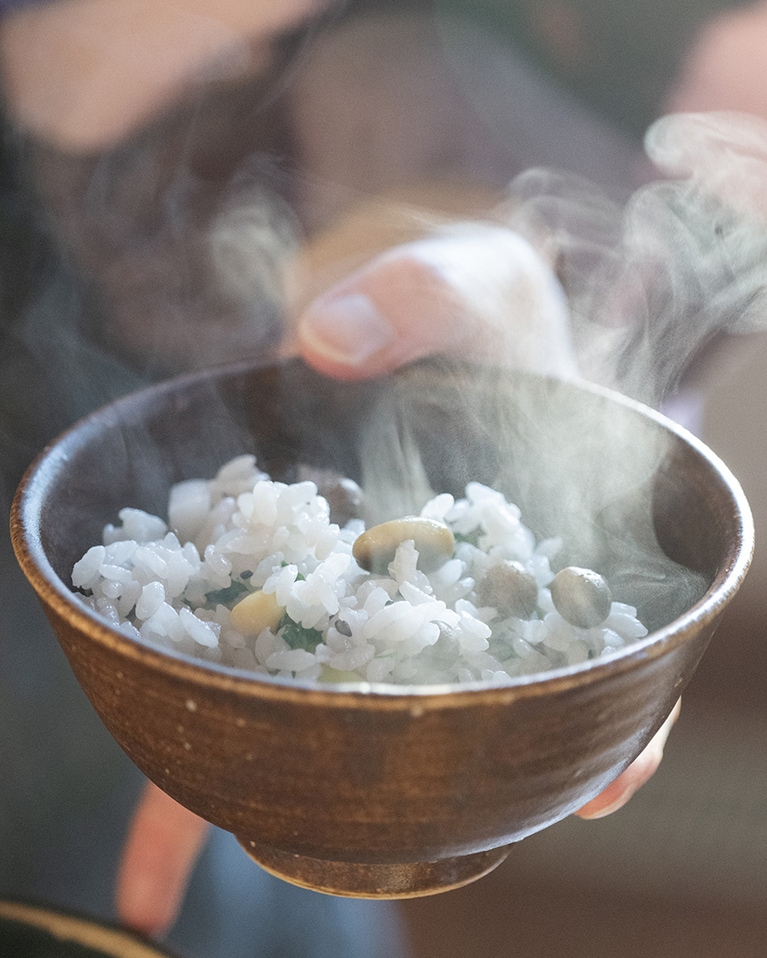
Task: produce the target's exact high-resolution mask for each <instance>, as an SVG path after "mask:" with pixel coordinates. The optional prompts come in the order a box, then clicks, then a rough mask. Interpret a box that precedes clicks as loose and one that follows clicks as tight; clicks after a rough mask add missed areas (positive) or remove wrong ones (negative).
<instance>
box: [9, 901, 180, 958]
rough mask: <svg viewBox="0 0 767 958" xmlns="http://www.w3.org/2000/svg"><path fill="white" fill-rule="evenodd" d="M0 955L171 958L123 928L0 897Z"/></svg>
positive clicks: (157, 947) (81, 957) (26, 957)
mask: <svg viewBox="0 0 767 958" xmlns="http://www.w3.org/2000/svg"><path fill="white" fill-rule="evenodd" d="M0 954H2V955H9V956H10V955H12V956H13V958H46V956H49V958H51V956H55V958H172V956H171V954H170V952H168V951H165V950H164V949H162V948H160V947H159V946H158V945H154V944H151V943H150V942H149V941H147V940H145V939H144V938H142V937H140V936H139V935H135V934H133V933H131V932H129V931H125V930H124V929H121V928H117V927H114V926H112V925H109V924H107V923H105V922H101V921H97V920H96V919H94V918H90V917H88V916H86V915H79V914H76V913H74V912H69V911H64V910H62V909H59V908H53V907H51V906H49V905H43V904H39V903H37V902H29V901H22V900H14V899H3V900H0Z"/></svg>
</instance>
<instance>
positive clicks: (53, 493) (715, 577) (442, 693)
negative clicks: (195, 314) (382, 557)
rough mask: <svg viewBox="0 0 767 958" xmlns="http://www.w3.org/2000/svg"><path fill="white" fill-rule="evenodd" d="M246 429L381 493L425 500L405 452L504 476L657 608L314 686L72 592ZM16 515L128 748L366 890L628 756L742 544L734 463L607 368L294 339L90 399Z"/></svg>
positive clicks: (261, 441)
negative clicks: (127, 519) (608, 374)
mask: <svg viewBox="0 0 767 958" xmlns="http://www.w3.org/2000/svg"><path fill="white" fill-rule="evenodd" d="M403 450H404V451H405V453H406V454H403ZM414 450H417V455H416V456H414V455H413V452H414ZM243 452H254V453H255V454H256V455H257V458H258V461H259V464H260V465H261V466H262V467H263V468H265V469H267V470H268V471H269V472H270V473H271V475H272V477H273V478H282V477H284V478H290V476H291V473H292V470H294V469H295V466H296V464H297V463H302V464H310V465H313V466H319V467H323V468H329V469H333V470H336V471H338V472H340V473H342V474H344V475H348V476H351V477H352V478H355V479H358V480H360V481H362V482H363V483H364V484H366V485H368V486H372V487H374V488H376V489H377V492H376V495H375V496H374V497H373V498H374V499H375V500H378V499H379V498H380V500H381V502H382V503H383V501H384V500H385V499H386V497H387V495H388V496H389V500H390V501H389V503H388V505H387V507H386V508H388V509H391V508H392V501H393V499H392V496H391V495H389V494H390V492H391V490H392V489H394V490H395V492H396V495H395V496H394V500H397V503H398V504H397V508H402V509H410V508H412V506H413V503H412V502H410V500H411V499H412V498H413V497H414V496H416V495H417V494H418V493H417V487H418V485H419V483H418V482H417V481H415V479H414V476H416V478H417V477H422V476H423V475H424V474H425V475H426V476H427V477H428V480H429V482H430V483H431V484H432V486H433V488H434V489H435V490H437V491H452V492H458V493H460V491H461V490H462V489H463V487H464V485H465V483H466V481H467V480H469V479H476V480H479V481H483V482H487V483H489V484H492V485H494V486H495V487H497V488H500V489H503V490H504V491H505V492H506V493H507V494H508V495H509V497H510V498H511V499H512V501H514V502H517V503H518V504H519V505H520V506H521V508H522V510H523V519H524V520H525V521H526V523H527V524H528V525H529V526H530V527H531V528H532V529H533V530H534V531H535V533H536V534H537V535H538V536H542V537H543V536H550V535H557V534H562V535H563V537H564V540H565V542H566V543H568V546H567V548H566V549H565V551H564V556H563V560H562V561H563V562H569V563H575V564H580V565H590V567H592V568H599V569H602V568H606V567H609V568H610V569H612V570H613V574H614V576H615V581H616V583H617V588H618V591H619V592H620V591H621V590H623V591H626V592H627V593H631V592H632V590H633V591H634V592H635V593H636V595H637V596H638V599H637V602H636V603H635V604H637V606H638V607H639V609H640V615H642V616H643V618H644V621H645V623H646V624H647V625H648V626H649V628H650V633H649V634H648V635H647V637H646V638H644V639H641V640H638V641H637V642H635V643H634V644H633V645H631V646H628V647H626V648H624V649H622V650H620V651H617V652H614V653H611V654H609V655H607V656H605V657H602V658H599V659H594V660H590V661H587V662H584V663H581V664H579V665H573V666H569V667H566V668H560V669H556V670H552V671H550V672H547V673H543V674H539V675H533V676H524V677H520V678H516V679H509V680H508V681H506V682H494V683H488V684H481V683H473V684H470V685H468V686H453V685H448V686H417V687H395V686H392V685H380V686H370V687H368V688H355V687H344V686H342V685H339V686H318V685H315V686H312V685H309V684H301V683H297V682H292V683H291V682H290V681H286V680H284V679H280V678H269V677H263V676H256V675H253V674H248V673H246V672H243V671H237V670H235V669H231V668H226V667H223V666H218V665H214V664H204V663H201V662H199V661H195V660H193V659H191V658H187V657H185V656H183V655H181V654H174V653H173V652H172V651H163V650H160V649H155V648H151V647H149V646H146V645H143V644H140V643H139V642H137V641H133V640H131V639H129V638H127V637H126V636H124V635H121V634H120V633H118V632H117V631H115V630H113V629H112V628H110V627H109V625H107V624H106V623H105V622H103V621H101V620H100V619H98V618H97V617H95V616H94V615H93V614H92V613H91V612H90V611H89V610H87V609H86V608H84V607H83V605H82V604H80V603H79V602H78V601H77V600H76V599H75V597H74V596H73V594H72V592H71V589H70V586H69V584H68V583H69V581H70V579H69V577H70V573H71V569H72V566H73V564H74V562H75V561H76V560H77V559H78V558H79V557H80V556H81V555H82V554H83V553H84V552H85V550H86V549H87V548H88V547H89V546H90V545H92V544H94V543H96V542H98V541H100V536H101V531H102V527H103V525H104V524H105V523H107V522H109V521H113V520H114V519H115V516H116V514H117V512H118V510H119V509H120V508H122V507H123V506H126V505H129V506H133V507H136V508H141V509H145V510H147V511H149V512H153V513H160V514H161V513H162V512H163V511H164V509H165V504H166V502H167V495H168V489H169V487H170V485H171V484H172V483H174V482H177V481H179V480H181V479H183V478H190V477H200V476H212V475H213V474H214V473H215V471H216V469H217V468H218V467H219V466H220V465H221V464H223V463H224V462H225V461H227V460H228V459H229V458H231V457H232V456H234V455H238V454H241V453H243ZM414 459H415V460H416V461H417V468H414V467H413V466H412V462H413V460H414ZM371 466H372V467H371ZM382 479H386V482H385V483H384V482H382ZM379 492H380V496H379V495H378V493H379ZM12 535H13V541H14V546H15V549H16V553H17V557H18V560H19V562H20V564H21V566H22V568H23V570H24V572H25V574H26V576H27V577H28V579H29V580H30V582H31V583H32V585H33V586H34V588H35V590H36V591H37V593H38V596H39V598H40V600H41V602H42V604H43V607H44V609H45V611H46V613H47V615H48V617H49V619H50V622H51V624H52V626H53V629H54V631H55V633H56V635H57V637H58V639H59V642H60V644H61V646H62V648H63V650H64V652H65V653H66V655H67V657H68V659H69V662H70V664H71V667H72V669H73V671H74V673H75V675H76V677H77V679H78V681H79V682H80V684H81V686H82V687H83V689H84V690H85V692H86V694H87V695H88V697H89V699H90V701H91V702H92V704H93V706H94V708H95V709H96V711H97V712H98V714H99V715H100V716H101V718H102V720H103V722H104V723H105V725H106V726H107V728H108V729H109V731H110V732H111V733H112V735H113V736H114V738H115V739H116V740H117V742H118V743H119V744H120V745H121V746H122V748H123V749H124V750H125V752H126V753H127V754H128V755H129V757H130V758H131V759H132V760H133V761H134V762H135V764H136V765H137V766H138V767H139V768H140V769H141V770H142V771H143V772H144V773H145V774H146V775H147V776H148V777H149V778H150V779H151V780H152V781H154V782H155V783H156V784H157V785H158V786H159V787H160V788H161V789H163V790H164V791H166V792H167V793H168V794H169V795H171V796H172V797H173V798H174V799H176V800H177V801H178V802H180V803H181V804H182V805H185V806H186V807H187V808H189V809H191V810H192V811H193V812H196V813H197V814H198V815H200V816H202V817H203V818H205V819H207V820H208V821H210V822H212V823H213V824H215V825H218V826H220V827H222V828H224V829H227V830H229V831H231V832H233V833H234V835H235V836H236V837H237V838H238V839H239V841H240V843H241V845H242V846H243V848H244V849H245V850H246V851H247V852H248V854H250V856H251V857H252V858H253V859H255V861H257V862H258V863H259V864H260V865H261V866H262V867H264V868H265V869H267V870H268V871H271V872H272V873H274V874H277V875H279V876H281V877H282V878H285V879H286V880H288V881H291V882H293V883H295V884H298V885H302V886H305V887H309V888H313V889H316V890H318V891H322V892H327V893H331V894H338V895H347V896H358V897H373V898H375V897H381V898H387V897H388V898H397V897H414V896H417V895H426V894H431V893H434V892H437V891H444V890H447V889H449V888H453V887H457V886H459V885H462V884H465V883H467V882H469V881H471V880H473V879H475V878H477V877H479V876H480V875H483V874H485V873H486V872H487V871H489V870H490V869H492V868H493V867H495V866H496V865H497V864H498V863H499V862H500V861H502V860H503V859H504V858H505V857H506V855H507V854H508V851H509V847H510V845H511V844H512V843H514V842H516V841H519V840H520V839H523V838H524V837H525V836H528V835H530V834H532V833H534V832H536V831H538V830H540V829H542V828H545V827H547V826H549V825H551V824H553V823H554V822H556V821H558V820H560V819H562V818H563V817H565V816H567V815H569V814H570V813H572V812H573V811H575V810H577V809H578V808H579V807H580V806H582V805H583V804H584V803H585V802H587V801H588V800H589V799H591V798H593V797H594V796H595V795H596V794H598V793H599V792H600V791H601V790H602V789H603V788H605V787H606V786H607V785H608V784H609V783H610V782H611V781H612V780H613V779H615V778H616V777H617V776H618V775H619V773H620V772H621V771H623V769H625V768H626V766H627V765H628V764H629V763H630V762H631V761H632V760H633V759H634V758H636V757H637V755H638V754H639V753H640V752H641V751H642V749H643V748H644V746H645V745H646V744H647V743H648V741H649V740H650V738H651V737H652V736H653V734H654V733H655V732H656V731H657V729H658V728H659V727H660V725H661V724H662V722H663V720H664V719H665V718H666V716H667V715H668V714H669V712H670V711H671V709H672V707H673V705H674V703H675V702H676V700H677V698H678V697H679V695H680V693H681V692H682V690H683V688H684V686H685V684H686V683H687V681H688V680H689V679H690V677H691V675H692V674H693V672H694V670H695V668H696V666H697V664H698V662H699V661H700V658H701V656H702V655H703V653H704V651H705V649H706V646H707V644H708V642H709V640H710V638H711V635H712V633H713V631H714V628H715V626H716V624H717V622H718V620H719V618H720V616H721V614H722V612H723V610H724V608H725V607H726V606H727V604H728V603H729V601H730V600H731V599H732V598H733V596H734V595H735V593H736V591H737V589H738V588H739V586H740V584H741V582H742V580H743V578H744V576H745V574H746V571H747V568H748V565H749V562H750V559H751V553H752V549H753V527H752V520H751V516H750V513H749V509H748V505H747V503H746V501H745V498H744V496H743V493H742V491H741V490H740V488H739V486H738V484H737V482H736V481H735V479H734V478H733V476H732V475H731V474H730V472H729V471H728V469H727V468H726V467H725V466H724V464H723V463H722V462H721V461H720V460H719V459H718V458H717V457H716V456H715V455H714V454H713V453H712V452H711V451H710V450H708V449H707V448H706V447H705V446H704V445H703V444H702V443H700V442H699V441H698V440H697V439H695V438H694V437H692V436H691V435H689V434H687V433H686V432H685V431H684V430H683V429H681V428H680V427H678V426H676V425H674V424H673V423H671V422H670V421H668V420H667V419H665V418H664V417H663V416H661V415H659V414H658V413H656V412H654V411H652V410H650V409H648V408H646V407H643V406H641V405H640V404H638V403H636V402H633V401H631V400H629V399H626V398H624V397H622V396H620V395H618V394H616V393H612V392H610V391H608V390H605V389H602V388H598V387H596V386H591V385H588V384H586V383H579V382H560V381H556V380H552V379H547V378H543V377H537V376H533V375H528V374H522V373H512V372H508V371H503V370H492V369H479V368H477V367H472V366H465V365H460V364H445V363H422V364H418V365H415V366H412V367H409V368H407V369H404V370H402V371H400V372H399V373H397V374H395V375H393V376H389V377H385V378H381V379H378V380H375V381H371V382H356V383H340V382H335V381H332V380H329V379H327V378H324V377H322V376H319V375H317V374H316V373H313V372H312V371H310V370H309V369H307V368H306V367H305V366H304V365H302V364H301V363H300V362H299V361H295V360H292V361H287V362H283V363H279V364H277V365H272V366H267V367H257V366H252V365H246V364H243V365H237V366H228V367H223V368H217V369H212V370H207V371H204V372H202V373H196V374H193V375H190V376H186V377H182V378H179V379H175V380H171V381H169V382H166V383H163V384H160V385H157V386H153V387H151V388H149V389H147V390H145V391H142V392H139V393H136V394H133V395H130V396H127V397H125V398H123V399H121V400H119V401H118V402H116V403H114V404H112V405H110V406H108V407H105V408H104V409H101V410H99V411H97V412H96V413H94V414H92V415H91V416H90V417H88V418H86V419H85V420H83V421H82V422H80V423H79V424H77V425H75V426H74V427H73V428H72V429H71V430H70V431H68V432H67V433H66V434H65V435H63V436H62V437H61V438H60V439H58V440H57V441H56V442H54V443H53V444H52V445H51V446H50V447H49V448H48V449H46V450H45V451H44V452H43V453H42V454H41V456H40V457H39V458H38V460H37V461H36V463H35V464H33V466H32V467H31V468H30V470H29V471H28V473H27V475H26V476H25V478H24V480H23V482H22V484H21V486H20V488H19V490H18V492H17V495H16V497H15V500H14V503H13V509H12ZM637 555H638V556H639V561H638V562H637V561H636V556H637ZM630 557H631V561H629V558H630ZM669 562H671V565H672V567H673V569H674V570H678V572H679V575H678V576H677V575H676V574H674V575H671V576H669V575H668V569H667V565H664V563H666V564H667V563H669Z"/></svg>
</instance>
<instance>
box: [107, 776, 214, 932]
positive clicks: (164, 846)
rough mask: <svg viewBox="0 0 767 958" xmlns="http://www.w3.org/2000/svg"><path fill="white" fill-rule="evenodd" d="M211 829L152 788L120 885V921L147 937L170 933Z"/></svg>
mask: <svg viewBox="0 0 767 958" xmlns="http://www.w3.org/2000/svg"><path fill="white" fill-rule="evenodd" d="M207 828H208V826H207V823H206V822H204V821H203V820H202V819H201V818H198V817H197V816H196V815H194V814H192V812H190V811H188V810H187V809H186V808H184V807H183V806H181V805H179V804H178V803H177V802H175V801H174V800H173V799H172V798H170V797H169V796H168V795H166V794H165V793H164V792H162V791H160V789H159V788H157V787H156V786H155V785H152V784H151V783H149V784H148V785H147V787H146V788H145V790H144V793H143V795H142V796H141V799H140V801H139V804H138V806H137V807H136V810H135V812H134V814H133V819H132V821H131V826H130V829H129V832H128V838H127V841H126V845H125V849H124V851H123V858H122V862H121V865H120V872H119V875H118V880H117V912H118V915H119V917H120V920H121V921H122V922H123V923H124V924H126V925H128V926H129V927H131V928H135V929H136V930H137V931H140V932H143V933H144V934H148V935H154V936H159V935H162V934H163V933H164V932H165V931H167V930H168V928H170V926H171V925H172V924H173V921H174V920H175V917H176V915H177V913H178V911H179V908H180V906H181V902H182V900H183V896H184V892H185V890H186V886H187V883H188V881H189V876H190V874H191V871H192V868H193V866H194V863H195V861H196V860H197V857H198V855H199V853H200V851H201V850H202V846H203V843H204V841H205V836H206V834H207Z"/></svg>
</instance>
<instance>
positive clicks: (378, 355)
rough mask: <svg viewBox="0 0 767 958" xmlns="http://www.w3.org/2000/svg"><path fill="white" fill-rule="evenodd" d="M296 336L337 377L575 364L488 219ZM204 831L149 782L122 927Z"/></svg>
mask: <svg viewBox="0 0 767 958" xmlns="http://www.w3.org/2000/svg"><path fill="white" fill-rule="evenodd" d="M296 340H297V344H298V348H299V350H300V352H301V354H302V355H303V356H304V358H305V359H306V360H307V362H309V363H311V364H312V365H313V366H315V367H316V368H317V369H319V370H320V371H321V372H323V373H327V374H329V375H332V376H336V377H338V378H342V379H361V378H364V377H367V376H373V375H377V374H380V373H384V372H386V371H389V370H392V369H395V368H396V367H398V366H400V365H402V364H403V363H406V362H408V361H411V360H415V359H417V358H420V357H424V356H427V355H429V354H433V353H435V352H437V353H444V354H453V355H457V356H462V357H464V358H465V357H467V356H471V357H473V358H478V359H482V358H490V359H492V361H494V362H496V363H497V362H499V361H500V359H501V358H503V360H504V361H505V362H506V363H507V364H508V365H510V366H516V367H522V368H527V369H532V370H536V371H539V372H547V373H551V374H553V375H558V376H562V377H568V376H572V375H575V373H576V364H575V358H574V352H573V348H572V343H571V341H570V336H569V331H568V314H567V306H566V303H565V299H564V296H563V294H562V292H561V290H560V288H559V286H558V284H557V282H556V280H555V279H554V277H553V275H552V273H551V271H550V270H549V269H548V267H547V265H546V263H545V262H544V260H543V259H542V258H541V257H539V256H538V254H537V253H536V252H535V251H534V250H533V248H532V247H531V246H530V245H529V244H528V243H527V242H526V241H525V240H523V239H522V238H521V237H519V236H517V235H515V234H514V233H511V232H510V231H509V230H507V229H505V228H503V227H500V226H494V225H474V226H465V227H461V228H460V229H453V230H449V231H445V232H444V233H441V234H439V235H436V236H431V237H429V238H425V239H418V240H414V241H413V242H410V243H407V244H404V245H402V246H399V247H397V248H395V249H393V250H391V251H389V252H386V253H384V254H382V255H380V256H378V257H376V258H374V259H373V260H372V261H371V262H370V263H369V264H368V265H366V266H363V267H362V268H360V269H358V270H357V271H355V272H354V273H352V274H351V275H350V276H349V277H348V278H346V279H344V280H342V281H341V282H339V283H337V284H336V285H334V286H333V287H332V288H331V289H329V290H328V291H327V292H326V293H324V294H322V295H320V296H319V297H317V298H316V299H314V300H313V301H312V302H311V303H310V305H309V306H308V307H307V308H306V309H305V310H304V312H303V314H302V315H301V316H300V318H299V321H298V324H297V329H296ZM676 711H677V710H675V712H674V714H673V715H672V716H670V717H669V720H668V721H667V722H666V724H665V725H664V727H663V729H661V731H660V732H659V733H658V734H657V735H656V737H655V738H654V739H653V741H652V742H651V743H650V745H649V746H648V748H647V749H646V751H645V752H644V753H643V754H642V755H641V756H640V757H639V758H638V759H637V760H636V761H635V762H634V763H633V765H631V766H630V767H629V768H628V769H627V770H626V771H625V772H624V773H623V774H622V775H621V776H620V778H619V779H618V780H617V781H615V782H614V783H613V784H612V785H610V787H609V788H608V789H606V790H605V792H604V793H603V794H602V795H600V796H599V797H598V798H595V799H593V800H592V801H591V802H589V804H588V805H587V806H586V807H585V808H584V809H582V810H581V812H580V813H579V814H581V815H582V817H592V818H595V817H599V816H600V815H606V814H608V813H609V812H612V811H614V810H616V809H617V808H619V807H620V805H622V804H623V803H624V802H625V801H627V800H628V798H629V797H630V796H631V795H632V794H633V793H634V791H636V789H637V788H639V786H640V785H642V784H643V783H644V782H645V781H646V780H647V779H648V778H649V777H650V776H651V775H652V773H653V772H654V771H655V769H656V768H657V766H658V763H659V762H660V758H661V754H662V751H663V744H664V743H665V740H666V736H667V735H668V732H669V730H670V727H671V724H672V723H673V720H674V718H675V716H676ZM205 834H206V826H205V825H204V823H203V822H202V821H201V820H200V819H198V818H196V817H195V816H194V815H192V814H191V813H190V812H188V811H187V810H186V809H184V808H182V807H181V806H180V805H177V804H176V803H175V802H174V801H172V799H170V798H168V797H167V796H166V795H164V794H163V793H162V792H160V791H159V790H158V789H157V788H156V787H155V786H153V785H150V786H149V787H148V788H147V791H146V792H145V794H144V796H143V799H142V801H141V803H140V805H139V807H138V809H137V811H136V814H135V817H134V820H133V823H132V826H131V831H130V836H129V838H128V842H127V845H126V849H125V854H124V858H123V863H122V868H121V871H120V878H119V887H118V896H117V899H118V909H119V913H120V917H121V918H122V920H123V921H124V922H125V923H126V924H128V925H130V926H132V927H135V928H138V929H140V930H141V931H143V932H146V933H150V934H160V933H162V932H163V931H164V930H165V929H167V928H168V927H169V925H170V924H171V923H172V921H173V919H174V917H175V914H176V911H177V909H178V907H179V904H180V902H181V900H182V898H183V893H184V889H185V886H186V882H187V879H188V877H189V874H190V873H191V869H192V866H193V864H194V861H195V859H196V857H197V854H198V853H199V851H200V849H201V848H202V845H203V842H204V839H205Z"/></svg>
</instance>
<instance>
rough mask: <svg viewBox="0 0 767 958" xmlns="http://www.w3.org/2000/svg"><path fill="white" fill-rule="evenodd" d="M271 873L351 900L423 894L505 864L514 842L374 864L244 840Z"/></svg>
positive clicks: (466, 881) (465, 881)
mask: <svg viewBox="0 0 767 958" xmlns="http://www.w3.org/2000/svg"><path fill="white" fill-rule="evenodd" d="M238 841H239V842H240V845H242V847H243V848H244V849H245V851H246V852H247V853H248V855H249V856H250V857H251V858H252V859H253V860H254V861H255V862H256V863H257V864H258V865H260V866H261V868H263V869H264V870H265V871H268V872H270V873H271V874H272V875H276V876H277V877H278V878H282V879H284V880H285V881H288V882H290V883H291V884H293V885H300V886H301V887H302V888H310V889H312V890H313V891H318V892H323V893H324V894H326V895H340V896H343V897H345V898H420V897H424V896H426V895H436V894H437V893H439V892H443V891H450V890H451V889H453V888H460V887H461V886H462V885H468V884H469V883H470V882H473V881H476V879H478V878H482V876H483V875H486V874H487V873H488V872H491V871H492V870H493V869H494V868H496V867H497V866H498V865H500V864H501V862H502V861H503V860H504V859H505V858H506V856H507V855H508V854H509V846H507V845H506V846H502V847H501V848H492V849H490V850H489V851H484V852H476V853H474V854H472V855H460V856H458V857H455V858H443V859H439V860H437V861H434V862H403V863H394V864H391V863H389V864H368V863H361V862H339V861H329V860H326V859H322V858H310V857H308V856H305V855H294V854H291V853H290V852H284V851H281V850H280V849H277V848H273V847H272V846H269V845H261V844H260V843H259V842H255V841H250V840H247V839H238Z"/></svg>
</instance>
